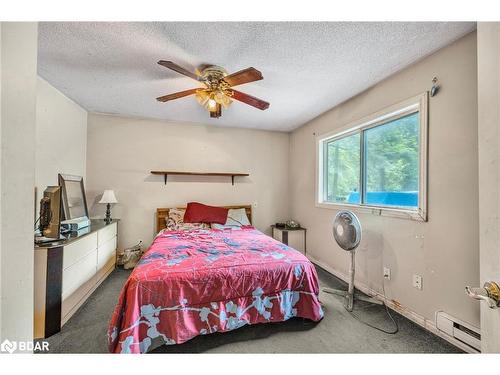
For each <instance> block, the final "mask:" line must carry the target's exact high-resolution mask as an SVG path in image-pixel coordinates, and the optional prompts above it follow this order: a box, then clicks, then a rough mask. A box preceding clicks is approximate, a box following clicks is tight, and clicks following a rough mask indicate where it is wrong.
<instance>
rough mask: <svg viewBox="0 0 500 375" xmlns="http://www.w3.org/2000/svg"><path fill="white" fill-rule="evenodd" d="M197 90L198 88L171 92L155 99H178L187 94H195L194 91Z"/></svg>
mask: <svg viewBox="0 0 500 375" xmlns="http://www.w3.org/2000/svg"><path fill="white" fill-rule="evenodd" d="M198 90H199V89H191V90H186V91H179V92H174V93H173V94H168V95H164V96H160V97H159V98H156V100H158V101H159V102H168V101H169V100H174V99H179V98H183V97H185V96H188V95H192V94H196V91H198Z"/></svg>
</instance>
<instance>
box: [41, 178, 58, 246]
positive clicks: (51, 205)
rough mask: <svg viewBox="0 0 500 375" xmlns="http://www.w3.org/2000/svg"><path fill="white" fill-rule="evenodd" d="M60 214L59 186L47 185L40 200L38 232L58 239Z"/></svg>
mask: <svg viewBox="0 0 500 375" xmlns="http://www.w3.org/2000/svg"><path fill="white" fill-rule="evenodd" d="M61 215H62V206H61V187H60V186H47V189H45V191H44V192H43V198H42V199H41V200H40V232H41V233H42V235H43V237H46V238H53V239H59V237H60V235H59V234H60V230H61Z"/></svg>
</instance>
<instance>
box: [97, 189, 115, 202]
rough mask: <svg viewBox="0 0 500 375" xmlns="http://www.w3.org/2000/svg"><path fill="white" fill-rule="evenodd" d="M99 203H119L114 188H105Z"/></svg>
mask: <svg viewBox="0 0 500 375" xmlns="http://www.w3.org/2000/svg"><path fill="white" fill-rule="evenodd" d="M99 203H118V201H117V200H116V197H115V192H114V191H113V190H104V193H103V194H102V198H101V200H100V201H99Z"/></svg>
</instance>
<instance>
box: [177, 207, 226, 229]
mask: <svg viewBox="0 0 500 375" xmlns="http://www.w3.org/2000/svg"><path fill="white" fill-rule="evenodd" d="M227 211H228V209H227V208H223V207H213V206H207V205H205V204H201V203H198V202H189V203H188V204H187V208H186V212H185V213H184V222H185V223H216V224H225V223H226V220H227Z"/></svg>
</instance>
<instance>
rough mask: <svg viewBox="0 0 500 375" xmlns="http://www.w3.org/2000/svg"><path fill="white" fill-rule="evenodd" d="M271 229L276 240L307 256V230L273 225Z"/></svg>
mask: <svg viewBox="0 0 500 375" xmlns="http://www.w3.org/2000/svg"><path fill="white" fill-rule="evenodd" d="M271 228H272V231H273V238H274V239H275V240H277V241H280V242H283V243H284V244H285V245H288V246H290V247H293V248H294V249H295V250H297V251H300V252H301V253H302V254H304V255H305V254H306V228H288V227H283V228H278V227H277V226H276V225H271Z"/></svg>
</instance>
